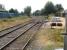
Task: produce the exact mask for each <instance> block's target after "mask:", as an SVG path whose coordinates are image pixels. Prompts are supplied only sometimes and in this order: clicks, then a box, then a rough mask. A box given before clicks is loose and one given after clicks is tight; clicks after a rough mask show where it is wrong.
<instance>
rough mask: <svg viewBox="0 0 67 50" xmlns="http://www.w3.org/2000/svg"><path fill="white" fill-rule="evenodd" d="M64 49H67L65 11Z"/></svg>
mask: <svg viewBox="0 0 67 50" xmlns="http://www.w3.org/2000/svg"><path fill="white" fill-rule="evenodd" d="M64 50H67V11H65V34H64Z"/></svg>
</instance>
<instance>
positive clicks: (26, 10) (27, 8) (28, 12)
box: [24, 6, 31, 17]
mask: <svg viewBox="0 0 67 50" xmlns="http://www.w3.org/2000/svg"><path fill="white" fill-rule="evenodd" d="M24 14H25V15H27V16H29V17H30V15H31V7H30V6H27V7H26V8H24Z"/></svg>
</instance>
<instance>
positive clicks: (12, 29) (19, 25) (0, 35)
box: [0, 20, 32, 37]
mask: <svg viewBox="0 0 67 50" xmlns="http://www.w3.org/2000/svg"><path fill="white" fill-rule="evenodd" d="M30 21H31V20H30ZM30 21H27V22H26V23H22V24H18V25H15V26H12V27H9V28H6V29H4V30H1V31H0V37H2V36H4V35H6V34H9V33H11V32H13V31H15V30H17V29H19V28H21V27H23V26H25V25H27V24H29V23H31V22H32V21H31V22H30Z"/></svg>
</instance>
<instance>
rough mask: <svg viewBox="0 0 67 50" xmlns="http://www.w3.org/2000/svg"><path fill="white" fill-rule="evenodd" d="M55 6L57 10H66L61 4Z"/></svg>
mask: <svg viewBox="0 0 67 50" xmlns="http://www.w3.org/2000/svg"><path fill="white" fill-rule="evenodd" d="M55 7H56V11H57V12H62V11H63V10H64V8H63V7H62V5H61V4H57V5H56V6H55Z"/></svg>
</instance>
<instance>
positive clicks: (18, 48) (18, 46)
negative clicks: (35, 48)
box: [3, 23, 43, 50]
mask: <svg viewBox="0 0 67 50" xmlns="http://www.w3.org/2000/svg"><path fill="white" fill-rule="evenodd" d="M42 24H43V23H37V24H36V25H34V26H33V27H31V28H30V29H29V30H28V31H26V32H25V33H24V34H22V35H20V36H19V37H18V38H17V39H15V40H14V41H13V42H12V43H10V44H9V45H7V46H6V47H5V48H4V49H3V50H23V49H24V48H25V47H26V46H27V44H28V42H29V41H30V40H31V39H32V37H33V36H34V35H35V33H36V32H37V31H38V30H39V28H40V26H41V25H42ZM20 40H21V41H20ZM18 41H19V42H18ZM12 47H13V48H12Z"/></svg>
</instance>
